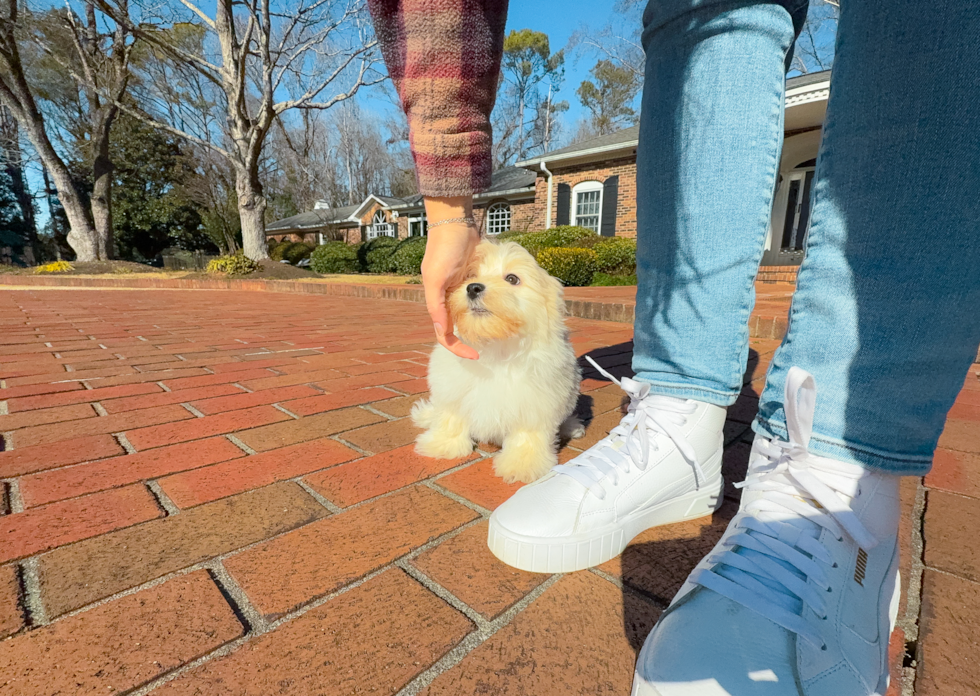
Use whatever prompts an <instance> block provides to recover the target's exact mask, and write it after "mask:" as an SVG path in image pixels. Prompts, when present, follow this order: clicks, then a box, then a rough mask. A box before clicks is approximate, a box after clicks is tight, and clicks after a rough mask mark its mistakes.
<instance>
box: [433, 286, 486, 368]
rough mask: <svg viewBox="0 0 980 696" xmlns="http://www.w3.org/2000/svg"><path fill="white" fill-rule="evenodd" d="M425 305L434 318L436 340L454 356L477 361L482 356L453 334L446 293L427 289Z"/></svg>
mask: <svg viewBox="0 0 980 696" xmlns="http://www.w3.org/2000/svg"><path fill="white" fill-rule="evenodd" d="M425 304H426V308H427V309H428V310H429V316H430V317H431V318H432V326H433V328H434V329H435V332H436V340H438V341H439V343H440V345H442V346H443V347H444V348H445V349H446V350H448V351H449V352H450V353H452V354H453V355H456V356H458V357H460V358H464V359H466V360H477V359H479V357H480V354H479V353H477V352H476V350H474V349H473V348H472V347H470V346H468V345H466V344H465V343H463V342H462V341H460V340H459V339H458V338H457V337H456V335H455V334H454V333H453V324H452V320H451V319H450V318H449V311H448V310H447V309H446V292H445V290H444V289H443V290H440V289H438V288H436V289H432V290H430V288H429V287H426V288H425Z"/></svg>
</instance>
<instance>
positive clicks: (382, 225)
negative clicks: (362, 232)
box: [367, 210, 398, 239]
mask: <svg viewBox="0 0 980 696" xmlns="http://www.w3.org/2000/svg"><path fill="white" fill-rule="evenodd" d="M397 236H398V235H397V233H396V232H395V226H394V225H392V224H391V223H390V222H388V221H387V220H386V219H385V214H384V211H383V210H379V211H378V212H376V213H375V214H374V217H373V218H372V219H371V225H370V226H369V227H368V229H367V238H368V239H374V238H375V237H397Z"/></svg>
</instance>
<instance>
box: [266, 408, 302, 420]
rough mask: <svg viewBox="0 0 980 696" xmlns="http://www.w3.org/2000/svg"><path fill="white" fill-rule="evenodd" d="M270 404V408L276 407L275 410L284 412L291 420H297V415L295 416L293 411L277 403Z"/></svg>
mask: <svg viewBox="0 0 980 696" xmlns="http://www.w3.org/2000/svg"><path fill="white" fill-rule="evenodd" d="M271 406H272V408H274V409H276V410H277V411H282V412H283V413H285V414H286V415H287V416H289V417H290V418H292V419H293V420H299V416H297V415H296V414H295V413H293V412H292V411H290V410H289V409H287V408H283V407H282V406H280V405H279V404H271Z"/></svg>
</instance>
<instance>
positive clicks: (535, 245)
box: [507, 225, 599, 256]
mask: <svg viewBox="0 0 980 696" xmlns="http://www.w3.org/2000/svg"><path fill="white" fill-rule="evenodd" d="M598 236H599V235H597V234H596V233H595V232H593V231H592V230H590V229H586V228H585V227H575V226H573V225H561V226H559V227H552V228H551V229H547V230H545V231H544V232H528V233H526V234H518V235H514V236H513V237H508V238H507V239H508V240H509V241H512V242H517V243H518V244H520V245H521V246H522V247H524V248H525V249H527V250H528V251H529V252H530V254H531V256H537V255H538V254H539V253H541V251H542V250H543V249H553V248H556V247H570V246H573V245H576V242H580V241H581V240H583V239H591V238H593V237H598Z"/></svg>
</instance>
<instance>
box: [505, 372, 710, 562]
mask: <svg viewBox="0 0 980 696" xmlns="http://www.w3.org/2000/svg"><path fill="white" fill-rule="evenodd" d="M590 362H592V364H593V365H594V366H595V367H596V369H598V370H599V371H600V372H601V373H602V374H603V375H605V376H606V377H607V378H609V379H610V380H612V381H613V382H615V383H616V384H618V385H619V386H620V387H621V388H622V389H623V390H624V391H625V392H626V393H627V394H629V397H630V405H629V410H628V412H627V414H626V416H625V417H624V418H623V420H622V421H621V422H620V424H619V425H618V426H616V427H615V428H613V430H612V431H611V432H610V433H609V435H608V436H607V437H605V438H604V439H603V440H601V441H599V442H598V443H596V444H595V445H594V446H593V447H591V448H590V449H589V450H588V451H586V452H583V453H582V454H581V455H579V456H578V457H576V458H575V459H573V460H571V461H570V462H568V463H567V464H563V465H560V466H556V467H555V468H554V469H552V471H551V472H550V473H549V474H548V475H547V476H544V477H543V478H541V479H539V480H537V481H535V482H534V483H532V484H530V485H527V486H525V487H524V488H521V489H520V490H519V491H517V493H515V494H514V495H513V496H512V497H511V498H510V500H508V501H507V502H505V503H504V504H503V505H501V506H500V507H499V508H497V510H496V511H494V513H493V515H492V516H491V517H490V532H489V536H488V540H487V543H488V545H489V546H490V550H491V551H492V552H493V554H494V555H495V556H496V557H497V558H499V559H500V560H501V561H503V562H504V563H506V564H508V565H511V566H513V567H515V568H520V569H521V570H528V571H532V572H538V573H567V572H571V571H574V570H582V569H583V568H588V567H590V566H595V565H599V564H601V563H605V562H606V561H608V560H609V559H611V558H615V557H616V556H618V555H619V554H620V553H621V552H622V550H623V549H624V548H625V547H626V544H628V543H629V542H630V540H631V539H632V538H633V537H635V536H636V535H637V534H639V533H640V532H642V531H643V530H645V529H649V528H650V527H656V526H658V525H662V524H670V523H672V522H680V521H682V520H690V519H695V518H697V517H704V516H705V515H710V514H711V513H712V512H714V511H715V510H716V509H717V508H718V507H719V506H720V505H721V503H722V498H723V491H724V481H723V479H722V476H721V456H722V444H723V435H722V427H723V426H724V424H725V409H724V408H722V407H720V406H713V405H711V404H706V403H703V402H700V401H691V400H687V399H675V398H672V397H667V396H657V395H652V394H650V385H649V384H646V383H643V382H637V381H635V380H632V379H628V378H623V379H622V380H616V378H615V377H613V376H612V375H610V374H609V373H608V372H606V371H605V370H603V369H602V368H601V367H599V366H598V365H596V363H595V362H594V361H591V360H590Z"/></svg>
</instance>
